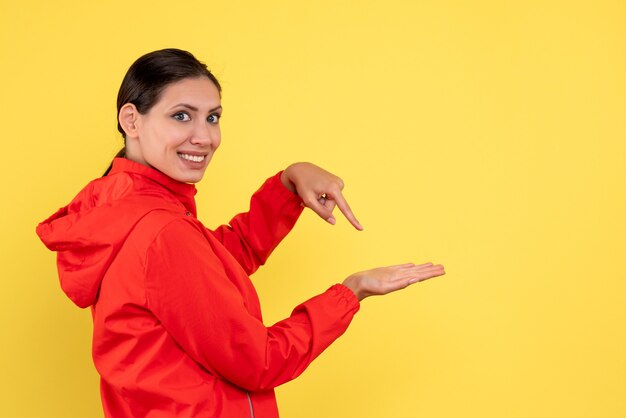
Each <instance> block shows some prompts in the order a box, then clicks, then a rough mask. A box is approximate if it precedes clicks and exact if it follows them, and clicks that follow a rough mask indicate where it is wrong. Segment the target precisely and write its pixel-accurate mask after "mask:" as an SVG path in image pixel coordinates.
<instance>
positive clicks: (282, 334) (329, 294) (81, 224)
mask: <svg viewBox="0 0 626 418" xmlns="http://www.w3.org/2000/svg"><path fill="white" fill-rule="evenodd" d="M195 193H196V189H195V187H194V186H193V185H190V184H185V183H179V182H177V181H174V180H172V179H171V178H169V177H167V176H166V175H164V174H162V173H160V172H158V171H156V170H154V169H151V168H149V167H146V166H143V165H141V164H137V163H134V162H132V161H129V160H126V159H116V160H115V161H114V164H113V169H112V171H111V172H110V173H109V175H108V176H106V177H103V178H101V179H97V180H94V181H92V182H91V183H89V185H87V187H85V188H84V189H83V190H82V191H81V192H80V193H79V194H78V196H77V197H76V198H74V200H73V201H72V202H71V203H70V204H69V205H68V206H66V207H64V208H62V209H60V210H59V211H58V212H57V213H55V214H54V215H52V216H51V217H50V218H48V219H47V220H46V221H44V222H42V223H41V224H40V225H39V226H38V227H37V233H38V235H39V236H40V238H41V239H42V241H43V242H44V243H45V244H46V246H47V247H48V248H49V249H51V250H53V251H57V252H58V270H59V277H60V280H61V286H62V288H63V290H64V291H65V293H66V294H67V295H68V296H69V298H70V299H72V301H74V303H76V304H77V305H78V306H80V307H87V306H91V307H92V312H93V322H94V335H93V359H94V363H95V365H96V368H97V369H98V372H99V373H100V376H101V395H102V402H103V405H104V412H105V416H106V417H114V418H126V417H127V418H131V417H132V418H141V417H146V418H160V417H177V418H186V417H189V418H191V417H194V418H200V417H202V418H205V417H206V418H208V417H227V418H236V417H251V416H254V417H255V418H265V417H277V416H278V410H277V407H276V400H275V396H274V390H273V388H274V387H276V386H278V385H280V384H282V383H285V382H287V381H289V380H291V379H293V378H295V377H296V376H298V375H299V374H300V373H302V371H303V370H304V369H305V368H306V367H307V366H308V365H309V363H311V361H313V359H315V358H316V357H317V356H318V355H319V354H320V353H321V352H322V351H323V350H324V349H325V348H326V347H328V345H329V344H330V343H332V342H333V341H334V340H335V339H336V338H338V337H339V336H340V335H341V334H343V332H344V331H345V330H346V328H347V327H348V324H349V323H350V321H351V320H352V317H353V316H354V314H355V313H356V312H357V311H358V309H359V302H358V300H357V299H356V297H355V296H354V294H353V293H352V292H351V291H350V290H349V289H348V288H346V287H345V286H342V285H339V284H336V285H334V286H332V287H331V288H330V289H328V290H327V291H326V292H324V293H322V294H320V295H318V296H315V297H313V298H312V299H310V300H308V301H306V302H304V303H303V304H301V305H299V306H298V307H296V308H295V310H294V311H293V313H292V314H291V316H290V317H289V318H287V319H284V320H282V321H280V322H278V323H276V324H274V325H272V326H270V327H267V326H265V325H264V324H263V322H262V318H261V311H260V306H259V300H258V298H257V294H256V292H255V290H254V287H253V285H252V282H251V281H250V279H249V277H248V275H249V274H252V273H253V272H254V271H255V270H256V269H257V268H258V267H259V266H260V265H262V264H263V263H264V262H265V261H266V259H267V258H268V257H269V255H270V253H271V252H272V250H273V249H274V248H275V247H276V246H277V245H278V243H279V242H280V241H281V240H282V239H283V238H284V237H285V235H286V234H287V233H288V232H289V231H290V230H291V228H292V227H293V225H294V224H295V222H296V220H297V219H298V216H299V215H300V213H301V211H302V207H301V205H300V200H299V199H298V197H297V196H295V195H293V194H292V193H291V192H289V191H288V190H287V189H286V188H285V187H284V186H283V185H282V183H281V181H280V174H278V175H276V176H274V177H272V178H270V179H268V180H267V181H266V182H265V184H264V185H263V186H262V187H261V188H260V189H259V190H258V191H257V192H256V193H255V194H254V195H253V196H252V199H251V202H250V210H249V212H247V213H243V214H239V215H237V216H235V217H234V218H233V219H232V221H231V222H230V225H228V226H221V227H219V228H217V229H216V230H215V231H210V230H208V229H206V228H205V227H204V226H203V225H202V223H200V221H198V220H197V219H196V206H195V201H194V195H195Z"/></svg>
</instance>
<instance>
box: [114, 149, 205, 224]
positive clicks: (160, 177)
mask: <svg viewBox="0 0 626 418" xmlns="http://www.w3.org/2000/svg"><path fill="white" fill-rule="evenodd" d="M116 173H130V174H137V175H140V176H142V177H146V178H148V179H150V180H152V181H154V182H156V183H158V184H160V185H161V186H163V187H165V188H166V189H167V190H169V191H170V192H171V193H172V194H174V196H176V198H177V199H178V200H179V201H180V202H181V203H182V204H183V205H184V206H185V208H186V209H187V210H188V211H189V212H191V213H193V215H194V216H196V202H195V200H194V196H195V195H196V192H197V190H196V186H195V185H193V184H189V183H183V182H180V181H177V180H174V179H173V178H171V177H169V176H167V175H166V174H163V173H161V172H160V171H158V170H156V169H154V168H152V167H149V166H146V165H143V164H140V163H137V162H135V161H132V160H129V159H127V158H115V159H114V160H113V167H112V168H111V171H110V172H109V174H108V175H109V176H111V175H113V174H116Z"/></svg>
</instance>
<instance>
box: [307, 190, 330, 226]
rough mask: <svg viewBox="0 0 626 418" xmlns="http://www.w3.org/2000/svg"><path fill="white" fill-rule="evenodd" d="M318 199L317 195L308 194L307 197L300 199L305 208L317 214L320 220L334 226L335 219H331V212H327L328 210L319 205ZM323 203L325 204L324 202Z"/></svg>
mask: <svg viewBox="0 0 626 418" xmlns="http://www.w3.org/2000/svg"><path fill="white" fill-rule="evenodd" d="M318 199H320V197H319V196H318V195H315V194H311V193H309V194H308V195H306V196H303V197H302V202H303V203H304V205H305V206H306V207H308V208H309V209H311V210H312V211H313V212H315V213H317V215H318V216H319V217H320V218H322V219H324V220H325V221H326V222H328V223H329V224H331V225H334V224H335V218H334V217H333V214H332V211H330V210H328V208H327V207H326V206H325V205H323V204H322V203H320V201H319V200H318ZM324 203H326V201H325V202H324Z"/></svg>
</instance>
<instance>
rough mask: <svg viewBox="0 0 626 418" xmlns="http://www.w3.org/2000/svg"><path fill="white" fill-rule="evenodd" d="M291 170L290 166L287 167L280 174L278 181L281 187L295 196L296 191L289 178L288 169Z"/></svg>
mask: <svg viewBox="0 0 626 418" xmlns="http://www.w3.org/2000/svg"><path fill="white" fill-rule="evenodd" d="M290 168H291V166H289V167H287V168H286V169H285V170H284V171H283V172H282V173H280V181H281V183H283V186H285V188H287V190H289V191H290V192H291V193H293V194H295V195H297V194H298V192H297V190H296V186H295V184H293V182H292V181H291V178H290V176H289V174H290V173H289V169H290Z"/></svg>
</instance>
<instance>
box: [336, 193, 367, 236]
mask: <svg viewBox="0 0 626 418" xmlns="http://www.w3.org/2000/svg"><path fill="white" fill-rule="evenodd" d="M331 197H332V198H333V199H334V200H335V201H336V202H337V206H338V207H339V210H340V211H341V213H343V216H345V217H346V219H347V220H348V221H349V222H350V223H351V224H352V226H354V227H355V228H356V229H358V230H359V231H362V230H363V226H361V224H360V223H359V221H358V220H357V219H356V217H355V216H354V213H352V209H350V205H348V202H346V199H344V197H343V195H342V194H341V191H337V192H336V193H334V194H332V195H331Z"/></svg>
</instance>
